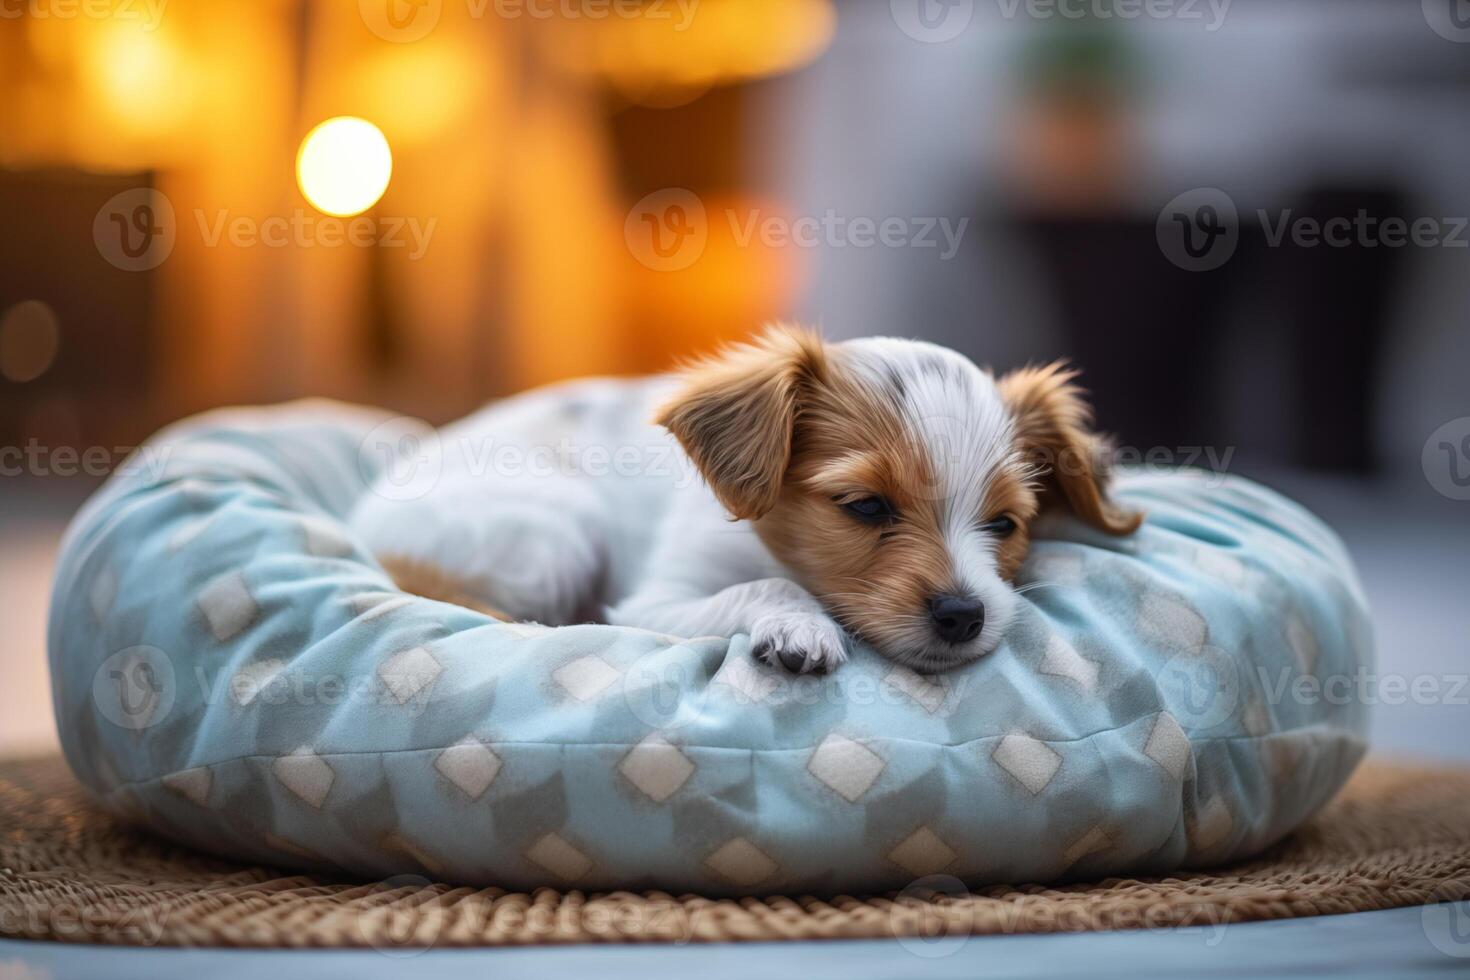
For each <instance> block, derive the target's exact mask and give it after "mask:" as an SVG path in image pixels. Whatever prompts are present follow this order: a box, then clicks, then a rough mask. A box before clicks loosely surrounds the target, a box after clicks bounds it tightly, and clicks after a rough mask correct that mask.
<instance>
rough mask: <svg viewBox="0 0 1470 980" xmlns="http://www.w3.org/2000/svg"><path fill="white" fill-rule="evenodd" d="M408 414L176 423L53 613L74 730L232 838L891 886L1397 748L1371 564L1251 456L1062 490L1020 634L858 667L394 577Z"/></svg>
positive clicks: (1007, 858) (65, 575)
mask: <svg viewBox="0 0 1470 980" xmlns="http://www.w3.org/2000/svg"><path fill="white" fill-rule="evenodd" d="M382 419H383V417H382V416H381V415H379V414H378V413H374V412H370V411H367V410H362V409H354V408H349V407H345V406H339V405H333V404H328V403H321V402H312V403H301V404H294V405H287V406H280V407H276V408H271V409H259V410H238V411H231V412H222V413H214V414H211V415H207V416H203V417H200V418H198V419H195V420H191V421H189V422H187V423H182V424H180V425H178V426H175V427H173V428H171V429H169V430H165V432H163V433H161V434H160V435H159V436H158V437H156V438H155V439H154V440H153V441H152V442H151V443H150V444H149V445H148V446H147V447H145V448H144V450H143V451H142V452H140V454H139V455H138V456H137V457H136V458H135V460H134V461H133V463H132V465H130V466H129V467H128V468H127V471H126V472H124V473H121V474H119V475H118V476H116V477H114V479H113V480H112V481H111V482H110V483H109V484H108V485H107V486H106V487H105V488H104V489H103V490H102V491H101V492H100V493H99V494H98V496H97V497H96V498H94V499H93V500H92V501H91V502H89V504H88V505H87V506H86V507H85V508H84V509H83V511H82V512H81V513H80V514H79V515H78V517H77V519H76V520H75V522H74V524H73V526H72V528H71V529H70V531H69V533H68V536H67V539H66V541H65V543H64V545H63V552H62V556H61V560H60V563H59V567H58V572H57V578H56V589H55V598H54V600H53V608H52V613H51V623H50V655H51V665H52V676H53V679H54V686H55V706H56V712H57V721H58V728H59V731H60V732H61V736H62V741H63V747H64V749H65V752H66V758H67V761H68V763H69V764H70V766H71V768H72V770H73V771H74V772H75V773H76V775H77V777H78V778H79V780H80V781H81V782H82V784H83V785H84V786H85V787H86V788H87V789H88V790H90V791H91V792H92V793H93V794H94V795H95V796H96V798H97V799H98V800H99V801H101V803H102V804H103V805H104V806H106V807H107V808H109V809H110V810H112V811H113V812H114V813H116V814H120V815H123V816H126V817H128V818H130V819H133V820H136V821H138V822H140V823H142V824H144V825H146V826H147V827H149V828H151V829H153V830H155V831H157V832H159V833H161V834H164V835H166V836H169V837H172V838H173V839H175V840H178V841H181V842H184V843H187V844H190V845H193V846H195V847H198V848H202V849H205V850H209V851H212V852H215V853H217V854H221V855H227V856H229V857H232V858H236V859H240V860H247V861H255V862H262V863H269V864H276V865H286V866H304V867H314V868H322V869H340V870H344V871H348V872H352V873H356V874H361V875H365V876H370V877H385V876H389V875H394V874H401V873H415V874H422V875H425V876H428V877H431V878H434V879H437V880H448V881H456V882H468V883H485V884H493V885H497V886H502V887H507V888H531V887H536V886H542V885H555V886H560V887H576V888H595V889H606V888H626V889H636V888H664V889H674V890H690V891H698V892H701V893H704V894H722V893H723V894H729V893H752V892H759V893H775V892H794V891H802V892H822V893H833V892H839V891H875V890H882V889H892V888H902V887H904V886H906V885H908V884H909V883H911V882H913V881H915V880H916V879H921V878H924V877H926V876H930V875H943V876H953V877H955V878H959V879H962V880H964V881H966V882H968V883H971V884H975V883H985V882H1005V881H1053V880H1058V879H1078V878H1092V877H1098V876H1104V875H1115V874H1158V873H1162V872H1166V871H1169V870H1172V869H1177V868H1197V867H1205V866H1210V865H1216V864H1219V863H1221V862H1225V861H1230V860H1236V859H1240V858H1243V857H1246V856H1248V855H1251V854H1254V853H1257V852H1259V851H1261V850H1262V849H1264V848H1266V847H1267V846H1269V845H1271V844H1272V843H1274V842H1276V841H1278V840H1280V839H1281V838H1282V837H1283V836H1284V835H1285V834H1287V833H1288V832H1290V831H1291V830H1292V829H1293V828H1295V827H1296V826H1298V825H1299V824H1300V823H1301V822H1302V821H1303V820H1305V819H1307V818H1308V817H1309V816H1310V815H1311V814H1313V813H1314V812H1316V811H1317V810H1318V809H1319V808H1320V807H1321V806H1322V805H1323V804H1325V803H1326V802H1327V801H1328V799H1329V798H1331V796H1332V795H1333V794H1334V793H1336V792H1337V790H1338V789H1339V788H1340V787H1341V786H1342V784H1343V783H1344V781H1345V780H1346V779H1347V777H1348V775H1349V774H1350V773H1351V772H1352V770H1353V767H1354V766H1355V765H1356V763H1357V761H1358V760H1359V758H1360V757H1361V755H1362V753H1363V748H1364V743H1363V735H1364V731H1365V724H1366V718H1365V711H1366V709H1365V707H1364V705H1363V704H1362V703H1361V699H1359V698H1356V697H1353V696H1352V692H1353V691H1354V690H1355V687H1353V683H1354V679H1355V678H1357V677H1358V676H1360V674H1361V672H1362V671H1363V670H1365V669H1366V664H1367V661H1368V658H1369V657H1370V648H1371V640H1370V629H1369V626H1368V622H1367V618H1366V614H1365V611H1364V605H1363V600H1362V596H1361V592H1360V590H1359V586H1358V584H1357V582H1356V579H1355V577H1354V573H1353V571H1352V568H1351V565H1350V562H1349V560H1348V558H1347V556H1346V554H1345V553H1344V551H1343V549H1342V546H1341V544H1340V543H1339V542H1338V541H1337V539H1336V538H1335V537H1334V536H1333V535H1332V533H1331V532H1330V531H1328V530H1327V529H1326V528H1325V527H1324V526H1323V525H1322V524H1321V523H1320V522H1318V521H1317V520H1316V519H1315V518H1313V517H1312V516H1311V515H1309V514H1307V513H1306V512H1304V511H1303V510H1302V509H1301V508H1299V507H1297V506H1296V505H1294V504H1292V503H1290V502H1289V501H1286V500H1284V499H1282V498H1281V497H1279V496H1278V495H1276V494H1274V493H1272V492H1270V491H1268V490H1266V489H1264V488H1262V487H1259V486H1256V485H1254V484H1251V483H1249V482H1247V481H1244V480H1241V479H1236V478H1226V477H1217V476H1212V475H1208V474H1201V473H1195V472H1191V471H1174V472H1137V473H1126V474H1124V475H1122V476H1121V478H1120V480H1119V482H1118V486H1117V494H1118V496H1119V498H1120V499H1121V500H1122V501H1123V502H1124V503H1125V504H1127V505H1128V506H1131V507H1136V508H1139V509H1142V510H1144V511H1145V512H1146V513H1147V515H1148V519H1147V521H1146V523H1145V524H1144V526H1143V527H1142V528H1141V529H1140V531H1139V532H1138V533H1137V534H1135V535H1133V536H1131V537H1128V538H1122V539H1119V538H1111V537H1106V536H1103V535H1100V534H1098V533H1096V532H1092V531H1090V530H1088V529H1086V528H1085V527H1082V526H1081V525H1078V524H1075V523H1073V522H1070V521H1068V520H1065V519H1062V518H1058V519H1056V520H1054V521H1052V522H1050V523H1049V525H1048V526H1047V527H1045V528H1044V529H1043V531H1044V535H1043V537H1044V539H1043V540H1038V541H1037V542H1036V543H1035V544H1034V546H1033V548H1032V552H1031V556H1030V558H1029V559H1028V561H1027V563H1026V565H1025V567H1024V569H1023V573H1022V576H1021V584H1022V585H1023V586H1029V587H1028V588H1027V590H1026V591H1025V592H1024V594H1023V597H1022V598H1023V602H1022V609H1021V612H1020V614H1019V615H1018V617H1017V621H1016V624H1015V625H1014V627H1013V628H1012V629H1011V630H1010V632H1009V634H1008V636H1007V638H1006V640H1005V642H1004V643H1003V644H1002V645H1001V647H1000V648H999V649H998V650H996V652H995V653H993V654H992V655H990V656H988V657H986V658H984V659H983V660H981V661H979V662H977V663H974V664H972V665H970V666H968V667H965V668H962V669H958V670H954V671H950V672H948V673H945V674H940V675H934V676H921V675H919V674H916V673H913V672H912V671H909V670H907V669H904V668H901V667H897V666H895V665H894V664H892V663H890V662H888V661H886V660H883V659H882V658H880V657H878V656H877V655H875V654H873V653H872V652H870V651H867V650H863V649H861V648H860V649H858V650H857V652H856V655H855V657H854V659H853V660H852V661H851V662H850V663H848V664H846V665H845V666H843V667H842V668H841V669H840V670H838V671H836V672H834V673H833V674H832V675H830V676H827V677H811V676H805V677H800V678H797V677H793V676H791V675H787V674H784V673H782V672H780V671H779V670H776V669H772V668H769V667H765V666H763V665H761V664H759V663H757V662H756V661H754V660H753V659H752V658H751V656H750V650H749V641H748V638H747V637H744V636H735V637H731V638H726V637H674V636H665V635H661V634H655V633H649V632H646V631H642V630H636V629H628V628H617V627H611V626H603V625H584V626H573V627H563V628H558V629H551V628H546V627H541V626H536V625H532V624H510V623H500V622H497V621H494V620H492V619H489V618H487V617H485V616H483V615H481V614H479V613H476V612H473V611H471V610H469V609H466V608H463V607H459V606H455V605H450V604H446V603H441V602H435V601H431V600H427V599H420V598H416V597H413V596H409V595H405V594H403V593H401V592H399V591H397V590H396V589H395V588H394V586H393V584H392V582H391V581H390V580H389V579H388V577H387V576H386V575H385V573H384V572H383V571H382V569H381V568H380V567H379V566H378V565H377V564H376V563H375V562H374V561H373V559H372V557H371V556H370V555H369V554H367V553H366V551H365V549H364V548H363V547H362V546H361V544H360V543H359V542H357V541H355V540H354V539H353V537H352V535H351V533H350V532H349V530H348V529H347V527H346V526H345V524H344V523H343V518H344V516H345V515H347V514H348V513H349V512H350V510H351V509H352V507H353V505H354V503H355V501H356V500H357V499H358V497H359V496H360V495H361V494H363V493H365V492H367V487H368V486H370V485H371V483H372V481H373V480H374V478H375V477H376V476H377V475H378V469H377V467H378V466H379V465H380V461H376V460H375V459H374V457H373V454H371V453H368V452H364V451H363V449H362V447H363V446H364V444H365V440H366V437H367V436H368V434H369V433H370V432H371V430H372V429H373V428H374V426H376V425H377V424H378V423H379V422H381V421H382Z"/></svg>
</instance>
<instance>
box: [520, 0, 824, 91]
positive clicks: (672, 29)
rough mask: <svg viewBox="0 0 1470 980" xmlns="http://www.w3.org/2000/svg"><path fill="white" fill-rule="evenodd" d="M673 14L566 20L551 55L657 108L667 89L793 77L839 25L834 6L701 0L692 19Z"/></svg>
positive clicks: (785, 0)
mask: <svg viewBox="0 0 1470 980" xmlns="http://www.w3.org/2000/svg"><path fill="white" fill-rule="evenodd" d="M674 9H675V5H669V7H652V6H651V7H649V8H648V12H647V13H645V14H644V15H643V16H638V17H627V18H609V19H607V20H605V21H597V22H591V21H568V22H567V24H566V27H567V31H566V32H563V33H559V34H556V35H554V36H553V38H554V40H555V42H556V43H555V44H554V45H552V44H548V48H547V52H546V53H547V54H548V55H549V56H550V57H551V58H553V59H555V60H556V61H557V62H558V63H559V64H560V65H561V66H562V67H563V68H564V69H565V70H567V71H571V72H580V73H586V72H589V71H590V72H593V73H596V74H599V75H601V76H603V77H604V78H607V79H608V80H609V81H611V82H612V83H613V84H614V85H616V86H617V87H618V88H619V89H621V90H622V91H624V92H627V93H629V95H630V96H632V97H633V98H634V99H635V101H645V100H648V101H650V102H651V103H653V104H657V103H658V102H659V101H660V100H662V99H663V95H662V94H661V90H663V89H668V90H670V91H671V92H673V93H675V94H676V95H677V93H680V92H692V93H695V94H698V92H700V91H702V90H703V89H704V88H707V87H708V86H710V85H715V84H723V83H728V82H736V81H742V80H745V79H751V78H760V77H764V76H768V75H776V74H780V73H782V72H788V71H794V70H795V69H797V68H800V67H802V66H803V65H806V64H808V63H809V62H811V61H812V60H813V59H815V58H816V57H817V56H818V55H820V54H821V53H822V52H823V51H825V50H826V49H827V46H828V45H829V44H830V43H831V41H832V34H833V31H834V30H835V27H836V22H837V12H836V10H835V8H834V7H833V4H832V0H701V2H700V3H699V4H697V5H691V6H690V7H688V8H679V9H680V10H687V11H688V13H687V14H685V13H675V12H673V11H674ZM666 10H667V11H669V13H668V14H667V15H666V16H658V15H656V13H655V12H656V11H666ZM678 101H682V100H681V99H678V98H675V99H674V103H673V104H677V102H678Z"/></svg>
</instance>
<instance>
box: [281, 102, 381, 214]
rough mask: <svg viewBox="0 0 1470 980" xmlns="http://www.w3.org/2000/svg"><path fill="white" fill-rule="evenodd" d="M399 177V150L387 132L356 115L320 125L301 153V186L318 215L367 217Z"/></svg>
mask: <svg viewBox="0 0 1470 980" xmlns="http://www.w3.org/2000/svg"><path fill="white" fill-rule="evenodd" d="M392 176H393V151H392V150H390V149H389V148H388V140H387V137H385V136H384V135H383V132H382V130H380V129H378V127H376V126H374V125H373V124H372V123H370V122H368V121H367V120H366V119H359V118H357V117H356V116H336V117H334V118H332V119H328V120H327V121H326V122H323V123H319V124H317V126H316V128H315V129H313V130H312V131H311V132H309V133H307V134H306V139H304V140H302V141H301V151H300V152H299V153H297V155H296V183H297V184H298V186H300V188H301V193H302V194H303V195H304V196H305V197H306V199H307V200H308V201H310V202H311V204H312V206H313V207H314V208H316V209H317V210H318V211H322V212H324V213H326V214H330V215H335V216H337V217H348V216H350V215H354V214H361V213H362V212H364V211H366V210H367V209H368V208H370V207H372V206H373V205H374V204H377V203H378V199H379V198H381V197H382V196H383V192H384V191H386V190H387V189H388V181H389V179H391V178H392Z"/></svg>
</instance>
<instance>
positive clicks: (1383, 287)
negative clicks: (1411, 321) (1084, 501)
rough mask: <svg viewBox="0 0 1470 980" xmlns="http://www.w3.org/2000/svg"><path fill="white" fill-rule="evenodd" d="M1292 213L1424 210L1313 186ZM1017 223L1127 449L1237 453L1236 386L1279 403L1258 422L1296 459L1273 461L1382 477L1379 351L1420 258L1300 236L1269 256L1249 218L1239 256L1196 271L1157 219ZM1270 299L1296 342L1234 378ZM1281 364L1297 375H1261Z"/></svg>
mask: <svg viewBox="0 0 1470 980" xmlns="http://www.w3.org/2000/svg"><path fill="white" fill-rule="evenodd" d="M1288 207H1289V214H1290V220H1291V223H1292V224H1293V225H1294V224H1296V223H1297V222H1304V221H1306V220H1308V219H1310V220H1313V221H1315V222H1317V223H1318V224H1319V225H1320V224H1321V223H1324V222H1326V221H1327V220H1328V219H1331V218H1346V219H1348V220H1352V219H1353V218H1354V216H1356V215H1358V214H1359V213H1360V212H1361V213H1366V214H1367V215H1370V216H1374V217H1376V218H1379V219H1382V218H1385V217H1389V216H1395V217H1401V216H1403V215H1407V214H1410V213H1412V212H1411V211H1410V210H1409V202H1408V201H1407V200H1406V198H1405V196H1404V195H1403V194H1400V193H1398V192H1397V191H1394V190H1390V189H1386V188H1376V189H1375V188H1366V187H1365V188H1357V189H1353V188H1333V189H1328V188H1322V189H1314V190H1310V191H1307V192H1305V193H1303V194H1301V195H1300V196H1299V197H1298V199H1297V201H1296V202H1295V203H1293V204H1291V205H1289V206H1288ZM1286 214H1287V209H1283V210H1282V211H1281V212H1279V213H1278V214H1275V215H1273V216H1272V220H1273V221H1274V220H1279V219H1281V218H1282V216H1283V215H1286ZM1016 222H1017V225H1018V228H1019V231H1020V232H1021V235H1022V237H1023V239H1024V240H1025V241H1027V242H1028V243H1029V244H1030V245H1031V247H1032V248H1033V250H1034V251H1035V253H1036V254H1037V256H1038V257H1039V259H1040V263H1041V267H1042V269H1043V274H1044V276H1045V279H1046V285H1045V288H1046V289H1047V291H1048V294H1049V299H1051V300H1052V301H1053V302H1054V303H1055V304H1056V306H1057V309H1058V313H1059V316H1060V318H1061V321H1062V324H1063V330H1064V333H1065V336H1066V350H1067V351H1068V352H1069V353H1070V355H1071V356H1072V358H1073V359H1074V361H1075V362H1076V364H1077V365H1078V366H1079V367H1082V368H1083V369H1084V371H1085V374H1084V380H1085V383H1086V385H1087V387H1088V388H1089V389H1090V390H1091V392H1092V397H1093V403H1094V405H1095V406H1096V408H1097V412H1098V416H1099V419H1100V420H1101V421H1102V424H1103V426H1104V427H1105V428H1106V429H1108V430H1109V431H1111V432H1114V433H1116V434H1117V435H1118V437H1119V439H1120V441H1121V442H1122V444H1123V445H1125V446H1127V447H1130V448H1131V449H1134V450H1137V451H1139V452H1147V451H1148V450H1149V449H1152V448H1155V447H1162V448H1165V449H1168V450H1170V451H1174V452H1177V451H1179V450H1181V449H1183V448H1185V447H1193V446H1212V447H1216V448H1217V449H1218V450H1220V451H1222V452H1223V451H1224V450H1225V449H1226V447H1228V446H1230V445H1233V444H1235V443H1236V442H1237V441H1238V440H1239V437H1240V435H1241V432H1240V426H1239V425H1236V424H1235V420H1233V419H1231V418H1228V417H1226V416H1227V412H1226V410H1225V408H1224V406H1225V405H1226V404H1227V398H1226V397H1225V395H1226V391H1227V390H1234V391H1238V392H1244V393H1246V395H1247V397H1248V398H1249V399H1251V400H1252V401H1257V402H1260V401H1266V402H1271V403H1274V404H1273V405H1272V406H1271V407H1273V408H1274V409H1275V411H1274V412H1267V413H1265V415H1264V416H1263V417H1258V418H1256V419H1255V420H1254V421H1255V423H1256V425H1258V426H1259V425H1269V426H1272V427H1273V428H1275V429H1279V430H1282V431H1283V432H1284V433H1285V435H1286V441H1285V443H1284V444H1283V451H1284V452H1285V454H1286V456H1285V458H1284V459H1278V460H1274V461H1273V462H1277V463H1290V464H1295V465H1304V466H1309V467H1313V468H1317V469H1329V470H1341V471H1351V472H1359V473H1367V472H1371V471H1372V470H1373V469H1374V466H1375V462H1376V456H1375V452H1374V437H1373V420H1374V418H1375V408H1376V405H1377V401H1378V389H1379V381H1380V371H1379V363H1378V362H1379V354H1380V351H1381V350H1382V348H1383V339H1384V334H1385V331H1386V330H1387V328H1388V324H1389V323H1390V321H1391V317H1392V313H1393V310H1392V303H1393V301H1394V299H1395V297H1396V294H1397V291H1398V287H1399V284H1400V281H1401V279H1402V271H1403V266H1404V256H1403V253H1404V252H1405V251H1407V249H1405V248H1393V247H1389V246H1386V245H1384V244H1382V243H1380V242H1376V241H1374V240H1359V239H1358V238H1356V237H1354V240H1353V241H1352V242H1351V243H1349V244H1345V245H1328V244H1326V243H1318V244H1316V245H1314V246H1309V247H1303V246H1301V245H1298V244H1295V243H1294V242H1293V240H1292V238H1291V235H1290V233H1289V232H1288V233H1287V234H1286V236H1285V237H1284V238H1283V239H1282V240H1281V241H1280V243H1279V245H1276V246H1272V247H1268V242H1267V235H1266V231H1265V229H1264V228H1262V227H1261V224H1260V222H1259V221H1258V220H1256V219H1255V217H1254V216H1251V215H1247V214H1246V213H1242V214H1241V216H1240V222H1241V227H1240V245H1239V249H1238V251H1237V253H1236V255H1235V256H1234V258H1232V259H1231V260H1230V261H1229V262H1227V263H1226V264H1225V265H1223V266H1221V267H1220V268H1218V269H1213V270H1210V271H1206V272H1190V271H1186V270H1184V269H1181V268H1179V267H1177V266H1175V265H1174V264H1173V263H1171V262H1170V261H1169V260H1168V259H1167V258H1166V257H1165V256H1164V254H1163V253H1162V252H1161V250H1160V249H1159V246H1158V243H1157V240H1156V237H1155V225H1154V223H1153V222H1152V221H1148V220H1145V219H1144V218H1142V217H1138V216H1134V215H1122V214H1115V215H1092V214H1089V215H1085V216H1076V217H1066V216H1058V215H1056V214H1052V213H1045V214H1026V215H1020V216H1018V217H1017V218H1016ZM1257 299H1259V300H1261V301H1263V302H1265V303H1266V304H1268V308H1270V309H1272V310H1274V311H1276V312H1277V313H1278V315H1277V316H1275V317H1273V318H1272V319H1271V320H1270V321H1269V322H1270V324H1271V325H1272V326H1273V328H1276V329H1280V330H1282V331H1283V336H1282V337H1281V338H1280V340H1281V341H1282V342H1281V343H1279V344H1270V343H1266V344H1256V345H1252V346H1250V348H1249V351H1248V353H1247V355H1246V357H1245V363H1244V364H1240V365H1236V366H1237V367H1239V368H1241V369H1243V370H1244V372H1245V373H1243V374H1241V375H1240V376H1228V374H1226V373H1223V372H1222V365H1225V364H1233V363H1234V362H1232V361H1230V360H1228V359H1227V358H1226V356H1225V355H1226V349H1227V330H1229V329H1230V328H1231V326H1232V325H1233V324H1235V323H1238V322H1239V314H1240V311H1241V310H1242V309H1244V308H1246V307H1247V306H1248V305H1249V304H1250V303H1251V302H1252V301H1254V300H1257ZM1267 357H1279V358H1281V359H1283V361H1284V363H1281V364H1275V365H1269V364H1262V363H1259V360H1260V359H1261V358H1267ZM1253 361H1254V363H1253ZM1274 379H1286V380H1287V381H1288V382H1289V383H1288V384H1286V385H1285V390H1284V392H1283V391H1279V390H1274V389H1273V390H1269V391H1268V390H1265V389H1266V388H1267V386H1271V385H1274V384H1275V383H1276V381H1275V380H1274ZM1247 424H1249V421H1248V422H1247ZM1244 435H1245V437H1246V438H1245V442H1246V443H1247V444H1248V445H1249V446H1250V447H1251V448H1252V454H1253V455H1258V454H1259V451H1260V448H1261V447H1266V446H1271V445H1272V444H1273V443H1275V442H1277V441H1278V440H1275V439H1273V438H1272V436H1273V435H1274V433H1267V432H1254V433H1252V432H1246V433H1244Z"/></svg>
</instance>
